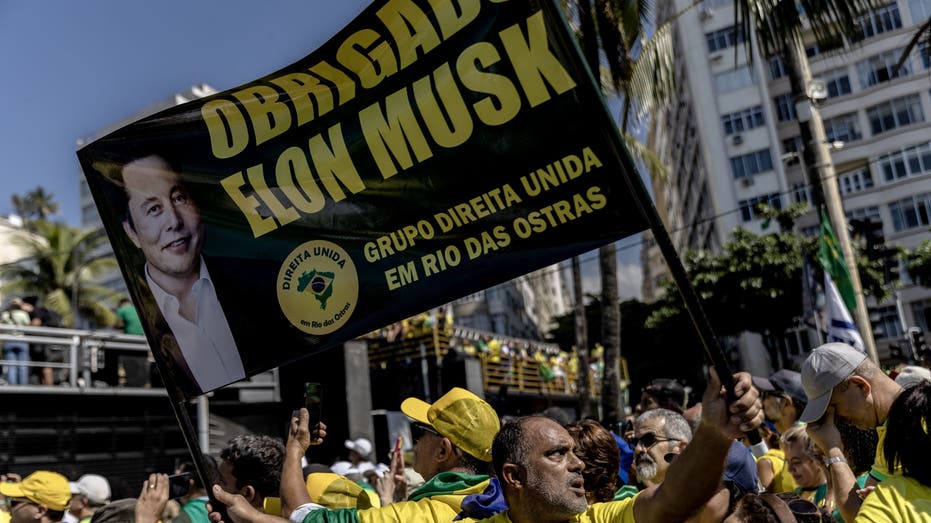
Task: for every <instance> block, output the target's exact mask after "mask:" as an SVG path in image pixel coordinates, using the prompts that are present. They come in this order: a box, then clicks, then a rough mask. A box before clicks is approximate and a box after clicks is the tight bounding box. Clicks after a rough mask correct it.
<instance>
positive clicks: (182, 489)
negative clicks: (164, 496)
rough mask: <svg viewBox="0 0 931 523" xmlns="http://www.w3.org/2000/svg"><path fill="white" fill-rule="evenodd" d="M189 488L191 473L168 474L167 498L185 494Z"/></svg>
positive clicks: (181, 496)
mask: <svg viewBox="0 0 931 523" xmlns="http://www.w3.org/2000/svg"><path fill="white" fill-rule="evenodd" d="M190 488H191V473H190V472H182V473H180V474H172V475H171V476H168V499H177V498H183V497H184V496H187V494H188V491H189V490H190Z"/></svg>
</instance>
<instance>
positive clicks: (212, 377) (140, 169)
mask: <svg viewBox="0 0 931 523" xmlns="http://www.w3.org/2000/svg"><path fill="white" fill-rule="evenodd" d="M121 176H122V183H123V190H124V191H125V193H126V196H127V199H128V201H127V209H126V213H125V214H124V215H123V220H122V225H123V230H124V231H125V232H126V235H127V236H128V237H129V239H130V241H131V242H132V243H133V244H134V245H135V246H136V247H138V248H139V249H140V250H141V251H142V254H143V256H144V257H145V260H146V264H145V279H146V282H147V284H148V287H149V289H150V290H151V291H152V295H153V297H154V299H155V303H156V304H157V305H158V309H159V311H161V313H162V316H164V319H165V321H166V322H167V324H168V327H169V328H170V329H171V331H172V333H173V334H174V337H175V339H176V340H177V345H178V348H179V349H180V353H181V354H180V360H182V361H181V362H176V363H178V364H179V365H186V366H187V368H188V370H189V371H190V372H189V374H190V375H191V376H193V379H194V380H195V381H196V383H197V386H198V387H199V388H200V389H201V391H209V390H212V389H215V388H218V387H221V386H223V385H226V384H228V383H232V382H234V381H237V380H241V379H243V378H245V377H246V375H245V371H244V369H243V363H242V359H241V357H240V354H239V351H238V350H237V348H236V342H235V341H234V339H233V334H232V333H231V331H230V327H229V323H228V322H227V319H226V316H225V315H224V313H223V309H222V308H221V306H220V302H219V300H218V299H217V294H216V288H215V287H214V284H213V280H211V278H210V273H209V272H207V266H206V265H205V264H204V260H203V257H202V256H201V249H202V248H203V244H204V236H205V229H206V228H205V225H204V222H203V220H202V218H201V215H200V209H199V208H198V206H197V204H196V203H195V202H194V200H193V199H192V198H191V196H190V194H189V193H188V191H187V188H186V187H185V186H184V184H183V183H182V181H181V178H180V176H179V175H178V173H177V170H176V169H174V168H173V167H172V166H171V165H170V164H169V163H168V161H166V159H165V158H163V157H161V156H158V155H155V154H150V155H147V156H144V157H142V158H139V159H136V160H133V161H131V162H129V163H127V164H126V165H124V166H123V168H122V171H121Z"/></svg>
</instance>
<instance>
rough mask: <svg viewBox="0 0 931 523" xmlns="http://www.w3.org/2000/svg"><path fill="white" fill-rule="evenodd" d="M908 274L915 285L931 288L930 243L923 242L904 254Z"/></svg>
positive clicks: (927, 241)
mask: <svg viewBox="0 0 931 523" xmlns="http://www.w3.org/2000/svg"><path fill="white" fill-rule="evenodd" d="M906 257H907V258H906V259H907V260H908V273H909V274H910V275H911V277H912V279H914V280H915V282H916V283H918V284H919V285H922V286H924V287H931V241H929V240H925V241H923V242H921V244H919V245H918V247H915V248H914V249H913V250H911V251H909V252H908V253H907V254H906Z"/></svg>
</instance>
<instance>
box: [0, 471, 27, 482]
mask: <svg viewBox="0 0 931 523" xmlns="http://www.w3.org/2000/svg"><path fill="white" fill-rule="evenodd" d="M22 481H23V477H22V476H20V475H19V474H16V473H14V472H7V473H6V474H0V482H3V483H21V482H22Z"/></svg>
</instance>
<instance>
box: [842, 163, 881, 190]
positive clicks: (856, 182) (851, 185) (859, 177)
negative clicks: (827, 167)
mask: <svg viewBox="0 0 931 523" xmlns="http://www.w3.org/2000/svg"><path fill="white" fill-rule="evenodd" d="M838 181H839V182H840V184H839V185H840V192H841V194H850V193H855V192H860V191H864V190H866V189H869V188H870V187H872V186H873V175H872V174H871V173H870V168H869V167H864V168H862V169H859V170H856V171H854V172H852V173H848V174H844V175H842V176H841V177H840V178H838Z"/></svg>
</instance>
